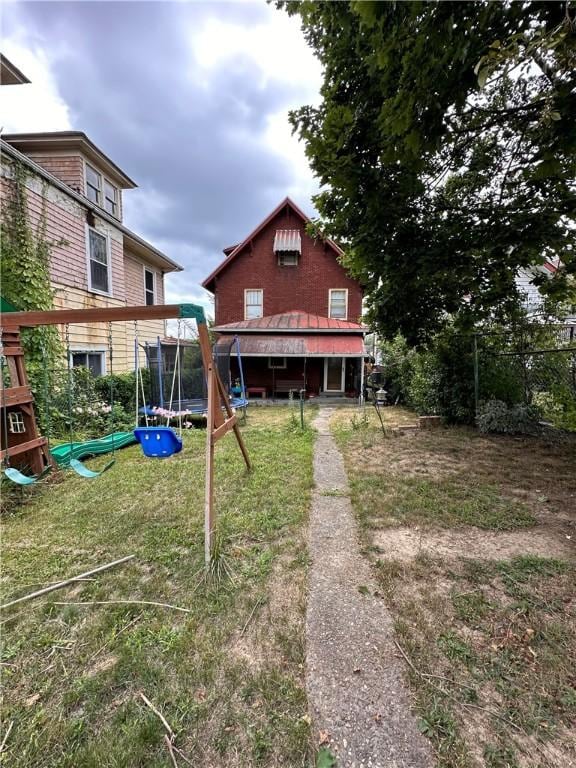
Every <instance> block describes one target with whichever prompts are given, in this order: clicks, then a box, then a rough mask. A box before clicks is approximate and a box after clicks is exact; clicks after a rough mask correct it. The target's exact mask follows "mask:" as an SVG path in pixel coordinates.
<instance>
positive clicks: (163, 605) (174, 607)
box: [54, 600, 192, 613]
mask: <svg viewBox="0 0 576 768" xmlns="http://www.w3.org/2000/svg"><path fill="white" fill-rule="evenodd" d="M54 605H156V606H158V607H160V608H172V610H174V611H182V613H192V611H191V610H190V609H189V608H180V607H179V606H178V605H170V603H155V602H153V601H152V600H90V601H88V602H80V603H69V602H66V603H54Z"/></svg>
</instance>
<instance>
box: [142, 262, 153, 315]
mask: <svg viewBox="0 0 576 768" xmlns="http://www.w3.org/2000/svg"><path fill="white" fill-rule="evenodd" d="M144 298H145V302H146V306H147V307H151V306H152V304H155V301H154V272H152V270H151V269H144Z"/></svg>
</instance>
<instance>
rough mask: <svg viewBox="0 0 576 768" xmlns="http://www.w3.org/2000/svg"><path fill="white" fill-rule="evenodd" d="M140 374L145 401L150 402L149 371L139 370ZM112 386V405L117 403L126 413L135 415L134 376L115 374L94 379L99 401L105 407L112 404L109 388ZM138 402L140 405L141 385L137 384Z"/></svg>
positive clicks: (131, 374)
mask: <svg viewBox="0 0 576 768" xmlns="http://www.w3.org/2000/svg"><path fill="white" fill-rule="evenodd" d="M140 373H141V375H142V380H143V384H144V395H145V397H146V401H147V402H148V401H149V400H150V371H149V370H148V369H147V368H141V369H140ZM111 385H113V393H114V403H118V404H120V405H121V406H122V408H123V409H124V410H125V411H127V412H128V413H135V410H136V374H135V373H134V371H132V372H130V373H115V374H108V375H107V376H98V377H97V378H96V379H94V388H95V391H96V394H97V396H98V398H99V399H100V400H102V401H103V402H105V403H106V404H107V405H111V404H112V398H111V390H110V387H111ZM138 386H139V391H138V400H139V403H140V405H141V404H142V385H141V384H139V385H138Z"/></svg>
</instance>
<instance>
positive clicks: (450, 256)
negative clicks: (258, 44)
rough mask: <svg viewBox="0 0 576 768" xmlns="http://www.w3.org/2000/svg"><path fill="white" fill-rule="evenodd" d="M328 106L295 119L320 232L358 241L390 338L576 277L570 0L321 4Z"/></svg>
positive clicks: (373, 311) (306, 8)
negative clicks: (518, 282) (525, 284)
mask: <svg viewBox="0 0 576 768" xmlns="http://www.w3.org/2000/svg"><path fill="white" fill-rule="evenodd" d="M278 5H279V6H281V7H283V8H284V9H285V10H287V11H288V13H290V14H298V15H299V16H300V19H301V23H302V29H303V32H304V35H305V37H306V39H307V41H308V43H309V44H310V46H311V47H312V48H313V50H314V51H315V53H316V55H317V56H318V57H319V59H320V61H321V63H322V66H323V85H322V88H321V97H322V101H321V103H320V105H319V106H318V107H314V106H303V107H301V108H300V109H298V110H296V111H294V112H292V113H291V116H290V119H291V122H292V125H293V127H294V130H295V131H297V132H298V133H299V135H300V137H301V138H302V139H303V140H304V142H305V145H306V152H307V155H308V158H309V161H310V164H311V167H312V169H313V171H314V172H315V174H316V175H317V177H318V178H319V180H320V182H321V185H322V191H321V192H320V194H319V195H317V196H316V198H315V203H316V206H317V209H318V211H319V213H320V217H321V218H320V222H319V228H321V229H322V230H323V231H324V232H325V234H327V235H329V236H331V237H333V238H335V239H338V240H339V241H340V242H342V243H344V244H345V245H346V246H347V257H346V263H347V266H348V267H349V268H350V270H351V271H352V273H353V274H354V276H355V277H357V278H358V279H360V280H361V281H362V282H363V283H364V285H365V286H366V289H367V301H368V313H369V318H370V319H371V321H372V322H373V323H374V324H375V325H376V327H378V328H379V330H380V331H381V332H382V333H384V334H385V335H388V336H392V335H393V334H394V333H396V332H397V331H401V332H402V333H404V334H405V335H406V336H407V337H408V338H409V339H411V340H412V341H417V340H421V339H423V338H425V337H426V336H427V335H428V334H429V333H432V332H434V331H435V330H436V329H437V328H438V327H440V326H441V325H442V323H443V322H444V319H445V318H446V316H447V315H450V316H452V317H457V318H458V321H459V322H460V323H462V324H464V325H466V324H471V323H473V322H475V321H477V320H479V319H482V318H484V317H488V316H491V317H498V316H504V315H506V313H508V312H510V311H512V309H513V308H514V307H515V306H517V299H518V295H517V289H516V287H515V276H516V274H517V272H518V270H519V269H521V268H531V267H533V266H535V265H539V264H542V262H543V261H544V259H545V258H549V259H552V260H554V261H555V263H557V264H558V265H559V266H560V268H559V270H558V271H557V272H556V274H555V275H554V277H553V278H552V279H547V280H545V281H543V282H545V285H544V286H543V288H542V290H543V291H545V292H548V293H549V294H553V295H555V296H557V297H559V298H563V297H566V296H567V295H568V292H569V290H571V288H570V286H571V284H572V285H573V283H571V281H572V280H573V275H574V272H575V271H576V252H575V232H576V230H575V229H574V222H575V219H576V182H575V179H576V6H575V4H574V2H570V1H569V2H555V1H553V2H451V3H445V2H372V1H371V0H363V1H362V2H356V0H347V1H346V2H322V3H316V2H310V1H309V0H281V1H280V2H279V3H278Z"/></svg>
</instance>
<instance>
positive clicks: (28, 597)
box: [0, 555, 135, 610]
mask: <svg viewBox="0 0 576 768" xmlns="http://www.w3.org/2000/svg"><path fill="white" fill-rule="evenodd" d="M134 557H135V555H128V556H127V557H122V558H121V559H120V560H114V562H112V563H107V564H106V565H101V566H99V567H98V568H93V569H92V570H91V571H86V572H85V573H81V574H79V575H78V576H72V577H71V578H70V579H66V580H65V581H58V582H56V584H51V585H50V586H49V587H44V589H39V590H37V591H36V592H31V593H30V594H29V595H24V596H23V597H18V598H16V600H11V601H10V602H9V603H4V605H0V610H2V609H3V608H10V606H12V605H16V604H17V603H23V602H24V601H25V600H32V599H34V598H35V597H40V596H41V595H46V594H47V593H48V592H53V591H54V590H55V589H61V588H62V587H66V586H68V584H73V583H74V582H75V581H82V580H83V579H85V578H86V577H87V576H92V575H93V574H95V573H100V572H101V571H106V570H107V569H108V568H113V567H114V566H115V565H120V564H121V563H126V562H127V561H128V560H132V559H133V558H134Z"/></svg>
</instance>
